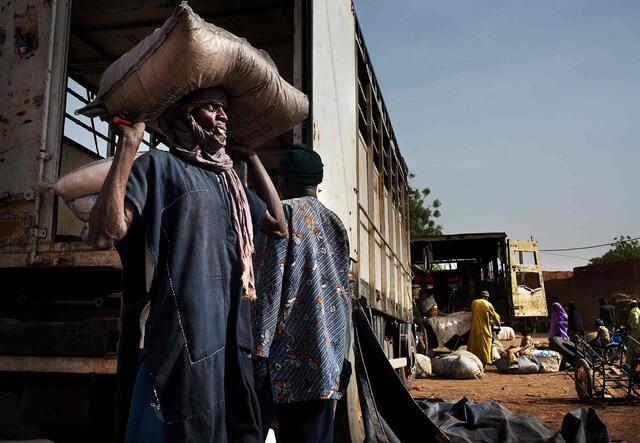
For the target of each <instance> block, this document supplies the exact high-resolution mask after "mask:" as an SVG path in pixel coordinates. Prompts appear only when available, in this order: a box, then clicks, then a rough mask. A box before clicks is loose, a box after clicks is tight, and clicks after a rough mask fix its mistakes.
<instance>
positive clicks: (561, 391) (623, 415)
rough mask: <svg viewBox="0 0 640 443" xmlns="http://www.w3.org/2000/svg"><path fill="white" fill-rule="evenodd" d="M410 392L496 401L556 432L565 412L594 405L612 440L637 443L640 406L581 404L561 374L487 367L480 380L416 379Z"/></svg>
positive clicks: (567, 377) (569, 380) (439, 396)
mask: <svg viewBox="0 0 640 443" xmlns="http://www.w3.org/2000/svg"><path fill="white" fill-rule="evenodd" d="M411 393H412V395H413V396H414V397H415V398H428V397H435V398H442V399H443V400H458V399H460V398H462V397H463V396H466V397H467V398H470V399H472V400H474V401H478V402H481V401H486V400H496V401H498V402H500V403H502V404H503V405H504V406H505V407H507V408H508V409H509V410H510V411H511V412H513V413H518V414H529V415H535V416H537V417H538V418H539V419H540V420H542V421H543V422H545V423H546V424H548V425H549V426H552V427H554V428H557V429H560V427H561V426H562V419H563V418H564V415H565V414H566V413H567V412H571V411H573V410H575V409H578V408H580V407H582V406H593V407H594V408H596V409H597V410H598V413H599V414H600V416H601V417H602V418H603V419H604V421H605V422H606V423H607V425H608V427H609V432H610V433H611V436H612V438H613V439H615V440H624V441H627V442H640V431H639V429H640V406H628V405H623V404H606V403H590V404H588V403H581V402H580V401H579V400H578V399H577V397H576V392H575V389H574V384H573V380H571V378H570V377H569V376H568V375H567V374H566V373H564V372H559V373H554V374H532V375H515V374H513V375H512V374H500V373H498V372H497V371H496V369H495V368H493V367H489V368H487V370H486V376H485V378H483V379H482V380H444V379H437V378H429V379H425V380H417V381H416V386H415V388H414V389H413V390H412V392H411Z"/></svg>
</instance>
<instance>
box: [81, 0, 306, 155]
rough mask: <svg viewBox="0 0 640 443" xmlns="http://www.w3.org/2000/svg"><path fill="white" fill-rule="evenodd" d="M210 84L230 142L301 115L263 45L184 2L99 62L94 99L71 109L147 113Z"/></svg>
mask: <svg viewBox="0 0 640 443" xmlns="http://www.w3.org/2000/svg"><path fill="white" fill-rule="evenodd" d="M216 86H219V87H221V88H223V89H224V90H225V91H226V92H227V94H228V96H229V109H228V112H227V114H228V115H229V139H230V140H232V141H233V142H235V143H239V144H244V145H249V146H257V145H260V144H262V143H264V142H266V141H268V140H271V139H273V138H274V137H277V136H278V135H280V134H283V133H285V132H286V131H288V130H289V129H291V128H292V127H294V126H295V125H296V124H298V123H300V122H301V121H302V120H304V119H305V118H306V116H307V112H308V108H309V101H308V99H307V97H306V96H305V95H304V94H303V93H302V92H300V91H298V90H297V89H296V88H294V87H293V86H291V85H290V84H289V83H287V82H286V81H285V80H284V79H283V78H282V77H281V76H280V74H279V73H278V69H277V67H276V65H275V63H274V62H273V60H271V58H270V57H269V55H268V54H267V53H266V52H264V51H261V50H258V49H256V48H254V47H253V46H251V45H250V44H249V42H247V40H245V39H242V38H239V37H236V36H235V35H233V34H231V33H230V32H228V31H226V30H224V29H222V28H219V27H217V26H215V25H213V24H211V23H207V22H205V21H204V20H202V19H201V18H200V17H199V16H198V15H197V14H195V13H194V12H193V11H192V10H191V8H190V7H189V6H188V5H187V4H186V2H182V3H181V4H180V6H178V7H177V8H176V9H175V10H174V12H173V15H172V16H171V17H169V18H168V19H167V21H166V22H165V23H164V24H163V25H162V27H161V28H159V29H156V30H155V31H154V32H153V33H152V34H151V35H149V36H148V37H146V38H145V39H144V40H143V41H141V42H140V43H138V44H137V45H136V46H134V47H133V49H131V50H130V51H129V52H127V53H126V54H124V55H123V56H122V57H120V58H119V59H118V60H116V61H115V62H114V63H113V64H111V66H109V67H108V68H107V70H106V71H105V72H104V74H103V75H102V79H101V80H100V89H99V90H98V94H97V98H96V100H94V101H93V102H91V103H90V104H89V105H87V106H85V107H84V108H82V109H80V110H79V111H78V112H79V113H81V114H84V115H86V116H88V117H96V116H99V117H107V116H109V115H114V114H122V115H125V116H127V117H128V118H130V119H133V120H144V121H154V120H156V119H157V118H158V117H159V116H160V115H161V114H162V112H163V111H164V110H165V109H167V108H168V107H169V106H170V105H172V104H173V103H175V102H176V101H177V100H179V99H180V98H182V97H184V96H185V95H187V94H189V93H190V92H193V91H195V90H198V89H205V88H211V87H216Z"/></svg>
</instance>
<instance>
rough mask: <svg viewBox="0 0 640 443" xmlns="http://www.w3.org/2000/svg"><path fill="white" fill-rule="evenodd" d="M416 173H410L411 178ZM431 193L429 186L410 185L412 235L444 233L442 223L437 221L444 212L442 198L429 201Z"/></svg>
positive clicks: (410, 224)
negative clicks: (441, 208) (420, 187)
mask: <svg viewBox="0 0 640 443" xmlns="http://www.w3.org/2000/svg"><path fill="white" fill-rule="evenodd" d="M414 177H415V174H409V178H414ZM430 195H431V190H430V189H429V188H422V189H418V188H414V187H412V186H409V226H410V229H411V236H417V237H420V236H425V235H442V225H439V224H438V223H437V219H438V218H440V216H441V215H442V213H441V212H440V207H441V206H442V203H441V202H440V200H438V199H437V198H436V199H433V201H431V202H429V201H428V198H429V196H430Z"/></svg>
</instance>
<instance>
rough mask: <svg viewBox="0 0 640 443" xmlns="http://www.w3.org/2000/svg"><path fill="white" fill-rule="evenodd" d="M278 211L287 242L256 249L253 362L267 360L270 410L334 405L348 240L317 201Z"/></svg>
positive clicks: (341, 356)
mask: <svg viewBox="0 0 640 443" xmlns="http://www.w3.org/2000/svg"><path fill="white" fill-rule="evenodd" d="M283 206H284V210H285V215H286V217H287V221H288V225H289V235H288V236H287V238H284V239H271V238H266V237H265V236H263V237H262V238H260V239H259V240H258V241H257V242H256V258H255V275H256V289H257V294H258V297H257V301H256V302H255V303H254V304H253V306H252V310H251V311H252V326H253V335H254V344H255V348H254V356H255V357H256V358H258V359H261V358H264V359H266V364H267V365H268V370H269V371H268V372H269V375H270V379H271V380H270V381H271V386H272V392H273V400H274V402H275V403H289V402H296V401H307V400H318V399H339V398H340V397H341V396H342V393H343V389H344V387H345V386H346V383H345V382H348V380H344V378H346V377H345V374H344V372H343V364H344V360H345V355H346V347H347V345H348V343H347V341H348V340H347V334H348V328H349V321H350V318H351V304H350V303H351V302H350V298H351V297H350V291H349V239H348V237H347V233H346V231H345V228H344V226H343V224H342V222H341V221H340V219H339V218H338V217H337V216H336V215H335V214H334V213H333V212H331V211H330V210H329V209H327V208H326V207H325V206H324V205H323V204H322V203H320V202H319V201H318V200H317V199H316V198H314V197H301V198H295V199H291V200H285V201H284V202H283Z"/></svg>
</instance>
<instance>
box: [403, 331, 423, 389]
mask: <svg viewBox="0 0 640 443" xmlns="http://www.w3.org/2000/svg"><path fill="white" fill-rule="evenodd" d="M400 340H401V343H400V349H401V351H400V355H401V356H403V357H404V356H406V357H407V366H405V367H404V368H401V369H398V371H399V375H400V380H402V383H404V385H405V387H406V388H407V390H409V391H410V390H412V389H413V388H414V387H415V385H416V372H417V371H418V368H417V366H416V340H415V337H414V336H413V334H401V336H400Z"/></svg>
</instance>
